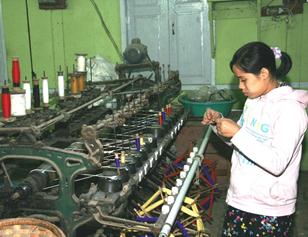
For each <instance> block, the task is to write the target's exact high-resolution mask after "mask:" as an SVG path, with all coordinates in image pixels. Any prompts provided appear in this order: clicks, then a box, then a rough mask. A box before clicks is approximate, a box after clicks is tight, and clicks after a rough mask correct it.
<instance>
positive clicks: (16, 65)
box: [12, 58, 20, 87]
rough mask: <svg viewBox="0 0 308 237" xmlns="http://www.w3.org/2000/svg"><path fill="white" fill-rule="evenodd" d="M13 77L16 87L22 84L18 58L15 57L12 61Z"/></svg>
mask: <svg viewBox="0 0 308 237" xmlns="http://www.w3.org/2000/svg"><path fill="white" fill-rule="evenodd" d="M12 78H13V85H14V86H15V87H19V86H20V67H19V60H18V58H13V61H12Z"/></svg>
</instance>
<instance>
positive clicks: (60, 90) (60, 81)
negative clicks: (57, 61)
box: [58, 71, 65, 100]
mask: <svg viewBox="0 0 308 237" xmlns="http://www.w3.org/2000/svg"><path fill="white" fill-rule="evenodd" d="M58 95H59V98H60V100H63V99H64V96H65V87H64V75H63V72H62V71H58Z"/></svg>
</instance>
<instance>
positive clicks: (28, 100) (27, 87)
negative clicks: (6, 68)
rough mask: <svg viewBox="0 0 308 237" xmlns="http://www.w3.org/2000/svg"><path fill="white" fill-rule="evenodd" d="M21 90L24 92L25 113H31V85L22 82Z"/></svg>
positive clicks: (27, 82)
mask: <svg viewBox="0 0 308 237" xmlns="http://www.w3.org/2000/svg"><path fill="white" fill-rule="evenodd" d="M23 89H24V91H25V98H26V113H30V112H31V85H30V82H29V81H27V80H25V81H23Z"/></svg>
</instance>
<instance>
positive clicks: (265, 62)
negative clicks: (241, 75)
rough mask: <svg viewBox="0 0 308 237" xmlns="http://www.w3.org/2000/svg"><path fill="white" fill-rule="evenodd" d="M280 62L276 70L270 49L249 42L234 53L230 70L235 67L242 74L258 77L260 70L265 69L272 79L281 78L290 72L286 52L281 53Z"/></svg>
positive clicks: (289, 61) (288, 57) (259, 43)
mask: <svg viewBox="0 0 308 237" xmlns="http://www.w3.org/2000/svg"><path fill="white" fill-rule="evenodd" d="M280 61H281V63H280V66H279V68H278V69H277V68H276V60H275V55H274V52H273V51H272V49H271V48H270V47H269V46H268V45H266V44H265V43H262V42H250V43H247V44H245V45H244V46H242V47H241V48H239V49H238V50H237V51H236V52H235V53H234V55H233V58H232V60H231V62H230V68H231V70H232V66H233V65H236V66H238V67H239V68H240V69H241V70H243V71H244V72H247V73H253V74H255V75H259V73H260V71H261V69H262V68H266V69H268V70H269V72H270V74H271V75H272V76H273V77H274V78H282V77H284V76H285V75H287V74H288V72H289V71H290V69H291V67H292V60H291V58H290V56H289V55H288V54H287V53H286V52H281V57H280ZM232 71H233V70H232Z"/></svg>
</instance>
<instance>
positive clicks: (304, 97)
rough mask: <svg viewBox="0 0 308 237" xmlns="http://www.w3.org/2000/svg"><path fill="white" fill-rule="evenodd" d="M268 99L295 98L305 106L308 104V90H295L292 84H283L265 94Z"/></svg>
mask: <svg viewBox="0 0 308 237" xmlns="http://www.w3.org/2000/svg"><path fill="white" fill-rule="evenodd" d="M264 98H266V99H270V100H273V101H279V100H295V101H297V102H299V103H300V105H301V106H302V107H303V108H307V106H308V91H307V90H295V89H293V88H292V87H290V86H281V87H278V88H276V89H274V90H272V91H270V92H269V93H268V94H266V95H265V96H264Z"/></svg>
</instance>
